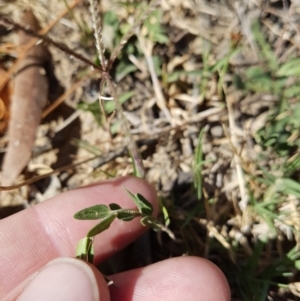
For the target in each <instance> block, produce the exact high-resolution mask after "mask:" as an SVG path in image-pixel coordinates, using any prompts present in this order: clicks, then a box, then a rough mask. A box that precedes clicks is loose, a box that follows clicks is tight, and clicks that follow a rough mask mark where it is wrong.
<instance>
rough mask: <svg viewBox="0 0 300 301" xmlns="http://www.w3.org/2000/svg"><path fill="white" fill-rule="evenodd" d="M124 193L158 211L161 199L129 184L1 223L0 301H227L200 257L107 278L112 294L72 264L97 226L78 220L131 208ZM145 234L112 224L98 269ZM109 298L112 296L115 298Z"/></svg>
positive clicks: (86, 191)
mask: <svg viewBox="0 0 300 301" xmlns="http://www.w3.org/2000/svg"><path fill="white" fill-rule="evenodd" d="M123 186H124V187H126V188H127V189H128V190H129V191H131V192H132V193H136V192H139V193H141V194H142V195H143V196H144V197H146V198H147V199H148V200H149V201H150V202H151V203H152V204H153V206H154V208H155V210H156V211H157V199H156V194H155V191H154V190H153V189H152V188H151V187H150V186H149V185H148V184H147V183H146V182H145V181H143V180H140V179H136V178H132V177H125V178H120V179H115V180H111V181H106V182H103V183H100V184H97V185H93V186H89V187H84V188H81V189H77V190H73V191H69V192H66V193H63V194H61V195H59V196H57V197H55V198H53V199H51V200H48V201H46V202H44V203H41V204H39V205H37V206H34V207H32V208H29V209H27V210H24V211H22V212H19V213H17V214H15V215H12V216H10V217H8V218H6V219H3V220H1V221H0V258H1V259H0V300H5V301H8V300H10V301H11V300H18V301H25V300H30V301H46V300H49V301H50V300H51V301H53V300H55V301H60V300H64V301H77V300H78V301H99V300H101V301H109V300H112V301H131V300H135V301H148V300H149V301H162V300H172V301H176V300H178V301H179V300H180V301H184V300H188V301H193V300H218V301H221V300H223V301H229V300H230V292H229V288H228V284H227V281H226V279H225V277H224V275H223V274H222V272H221V271H220V270H219V269H218V268H217V267H216V266H215V265H214V264H213V263H211V262H209V261H207V260H205V259H201V258H197V257H177V258H172V259H167V260H165V261H161V262H158V263H155V264H152V265H150V266H147V267H144V268H140V269H135V270H131V271H127V272H123V273H120V274H116V275H113V276H109V278H110V279H111V280H113V281H114V283H115V284H116V285H117V288H116V287H110V288H108V287H107V285H106V282H105V280H104V278H103V276H102V275H101V273H100V272H99V271H98V270H97V269H96V268H95V267H94V266H92V265H88V264H86V263H85V262H83V261H80V260H77V259H74V258H72V257H74V253H75V246H76V244H77V242H78V241H79V240H80V239H81V238H83V237H84V236H85V234H86V233H87V231H88V230H89V229H90V228H91V227H92V226H94V225H95V221H78V220H75V219H73V214H74V213H76V212H77V211H79V210H81V209H83V208H85V207H88V206H92V205H95V204H108V203H118V204H120V205H121V206H122V207H124V208H132V207H133V203H132V200H131V199H130V198H129V196H128V194H127V193H126V192H125V191H124V189H123ZM145 230H146V229H145V228H144V227H142V226H141V225H140V223H139V221H138V219H135V220H133V221H131V222H122V221H119V220H117V221H114V222H113V224H112V226H111V227H110V228H109V229H108V230H106V231H105V232H103V233H101V234H100V235H99V236H98V237H97V238H96V242H95V262H98V263H99V262H101V261H103V260H105V259H106V258H108V257H109V256H110V255H112V254H113V253H115V252H116V251H118V250H119V249H121V248H123V247H124V246H126V245H127V244H129V243H130V242H132V241H134V240H135V239H136V238H137V237H138V236H139V235H141V234H142V233H143V231H145ZM109 291H110V292H109Z"/></svg>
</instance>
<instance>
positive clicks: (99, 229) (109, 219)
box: [86, 212, 117, 237]
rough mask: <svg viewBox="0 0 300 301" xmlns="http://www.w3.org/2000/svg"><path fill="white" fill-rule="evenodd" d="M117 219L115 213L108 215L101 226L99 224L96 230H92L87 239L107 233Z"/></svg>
mask: <svg viewBox="0 0 300 301" xmlns="http://www.w3.org/2000/svg"><path fill="white" fill-rule="evenodd" d="M116 217H117V215H116V214H115V213H113V212H112V213H110V214H109V215H107V216H106V217H105V218H104V219H103V220H102V221H101V222H100V223H99V224H97V225H96V226H95V227H94V228H92V229H91V230H90V231H89V232H88V233H87V235H86V236H87V237H92V236H95V235H97V234H100V233H101V232H103V231H105V230H106V229H108V228H109V227H110V224H111V223H112V222H113V221H114V219H115V218H116Z"/></svg>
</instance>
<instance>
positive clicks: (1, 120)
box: [0, 68, 11, 134]
mask: <svg viewBox="0 0 300 301" xmlns="http://www.w3.org/2000/svg"><path fill="white" fill-rule="evenodd" d="M5 74H6V71H5V70H4V69H2V68H0V81H1V78H2V77H4V75H5ZM10 88H11V87H10V84H9V83H8V84H6V85H5V86H4V87H3V89H2V90H1V91H0V134H3V133H4V132H5V130H6V128H7V124H8V118H9V112H8V111H9V105H10V98H11V89H10Z"/></svg>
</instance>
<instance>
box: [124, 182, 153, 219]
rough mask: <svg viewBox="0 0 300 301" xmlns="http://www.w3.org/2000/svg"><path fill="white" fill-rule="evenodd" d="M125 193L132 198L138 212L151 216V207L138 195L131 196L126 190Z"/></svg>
mask: <svg viewBox="0 0 300 301" xmlns="http://www.w3.org/2000/svg"><path fill="white" fill-rule="evenodd" d="M125 190H126V191H127V193H128V194H129V196H130V197H131V198H132V200H133V201H134V203H135V204H136V206H137V207H138V209H139V211H140V212H141V213H143V214H146V215H152V212H153V206H152V205H151V204H150V203H149V202H148V201H147V200H146V199H145V198H144V197H143V196H142V195H141V194H139V193H137V194H136V195H134V194H132V193H131V192H130V191H129V190H127V189H126V188H125Z"/></svg>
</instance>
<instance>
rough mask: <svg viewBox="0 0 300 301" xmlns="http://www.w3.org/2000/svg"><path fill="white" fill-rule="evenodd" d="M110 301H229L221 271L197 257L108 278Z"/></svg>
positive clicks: (164, 262)
mask: <svg viewBox="0 0 300 301" xmlns="http://www.w3.org/2000/svg"><path fill="white" fill-rule="evenodd" d="M109 278H110V279H111V280H113V281H114V284H115V286H116V287H111V289H110V293H111V300H112V301H118V300H122V301H161V300H164V301H169V300H170V301H182V300H189V301H215V300H218V301H229V300H230V290H229V286H228V283H227V280H226V278H225V276H224V274H223V273H222V272H221V270H220V269H219V268H218V267H217V266H216V265H214V264H213V263H212V262H210V261H208V260H206V259H203V258H199V257H192V256H191V257H189V256H184V257H176V258H171V259H167V260H164V261H161V262H158V263H155V264H152V265H149V266H146V267H144V268H139V269H135V270H131V271H127V272H123V273H120V274H116V275H112V276H110V277H109Z"/></svg>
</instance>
